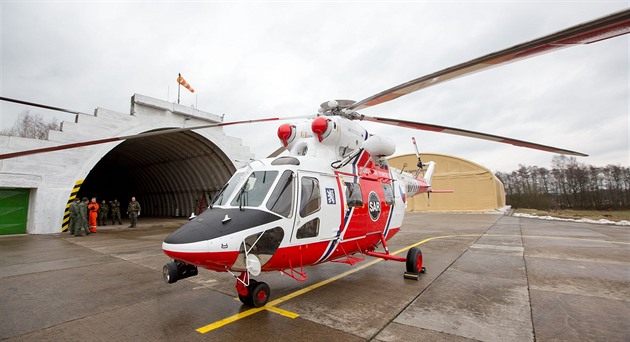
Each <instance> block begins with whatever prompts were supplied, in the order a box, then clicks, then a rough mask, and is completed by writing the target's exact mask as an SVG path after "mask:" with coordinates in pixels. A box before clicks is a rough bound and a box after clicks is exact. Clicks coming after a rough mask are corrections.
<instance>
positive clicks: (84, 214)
mask: <svg viewBox="0 0 630 342" xmlns="http://www.w3.org/2000/svg"><path fill="white" fill-rule="evenodd" d="M87 205H88V199H87V197H83V198H82V199H81V202H80V203H79V219H78V220H77V221H78V222H77V227H76V228H75V229H74V236H81V228H83V229H85V235H90V228H89V227H88V210H87Z"/></svg>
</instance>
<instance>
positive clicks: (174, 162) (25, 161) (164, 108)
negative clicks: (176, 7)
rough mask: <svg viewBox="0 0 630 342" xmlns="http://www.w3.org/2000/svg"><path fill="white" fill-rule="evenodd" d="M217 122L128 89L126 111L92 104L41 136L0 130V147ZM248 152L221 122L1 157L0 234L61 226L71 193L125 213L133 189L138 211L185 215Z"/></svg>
mask: <svg viewBox="0 0 630 342" xmlns="http://www.w3.org/2000/svg"><path fill="white" fill-rule="evenodd" d="M220 122H222V117H221V116H217V115H214V114H210V113H206V112H202V111H199V110H196V109H194V108H191V107H186V106H182V105H179V104H174V103H170V102H167V101H162V100H158V99H154V98H151V97H148V96H144V95H140V94H135V95H134V96H133V97H132V99H131V111H130V113H119V112H115V111H111V110H107V109H103V108H97V109H96V110H95V112H94V115H76V118H75V121H74V122H66V121H64V122H63V123H62V126H61V131H50V132H49V135H48V140H37V139H26V138H20V137H7V136H0V152H2V153H8V152H16V151H22V150H29V149H35V148H42V147H48V146H55V145H60V144H69V143H75V142H83V141H89V140H95V139H101V138H110V137H117V136H128V135H134V134H138V133H144V132H151V131H157V130H163V129H168V128H179V127H190V126H199V125H207V124H213V123H220ZM253 157H254V155H253V154H252V153H250V152H249V149H248V148H247V147H244V146H243V144H242V141H241V139H239V138H235V137H230V136H227V135H225V133H224V132H223V129H222V128H221V127H212V128H207V129H203V130H195V131H185V132H178V133H172V134H166V135H158V136H150V137H143V138H137V139H131V140H125V141H117V142H111V143H106V144H100V145H92V146H86V147H80V148H75V149H69V150H63V151H56V152H50V153H43V154H35V155H30V156H23V157H18V158H14V159H6V160H2V161H0V208H2V209H0V217H1V218H2V220H1V221H2V222H0V235H2V234H19V233H30V234H49V233H59V232H61V231H62V230H65V229H67V225H68V217H69V212H68V205H69V203H70V201H72V200H73V199H74V198H75V197H76V196H79V197H84V196H85V197H88V198H91V197H92V196H96V197H97V199H98V202H99V203H101V200H103V199H104V200H106V201H107V202H109V201H111V200H113V199H114V198H117V199H118V200H119V201H120V203H121V212H122V213H121V214H122V216H123V218H124V217H125V211H126V207H127V204H128V202H129V201H130V199H131V197H132V196H135V197H136V198H137V199H138V201H139V202H140V204H141V205H142V212H141V215H143V216H180V215H181V216H188V215H190V213H191V212H193V211H198V210H199V208H200V207H202V206H204V205H207V204H208V202H209V199H210V198H211V197H212V195H213V194H214V193H215V192H217V191H219V190H220V189H221V187H222V186H223V184H224V183H225V182H226V181H227V180H228V179H229V177H230V176H231V175H232V174H233V173H234V171H235V170H236V168H238V167H241V166H242V165H240V164H239V163H242V162H238V161H239V160H240V161H248V160H250V159H252V158H253Z"/></svg>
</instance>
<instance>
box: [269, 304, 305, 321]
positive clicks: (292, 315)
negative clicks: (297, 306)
mask: <svg viewBox="0 0 630 342" xmlns="http://www.w3.org/2000/svg"><path fill="white" fill-rule="evenodd" d="M266 310H267V311H271V312H275V313H277V314H279V315H282V316H284V317H289V318H298V317H300V315H298V314H296V313H295V312H291V311H287V310H282V309H280V308H276V307H275V306H270V307H268V308H266Z"/></svg>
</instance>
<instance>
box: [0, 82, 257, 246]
mask: <svg viewBox="0 0 630 342" xmlns="http://www.w3.org/2000/svg"><path fill="white" fill-rule="evenodd" d="M221 121H222V118H221V117H220V116H217V115H214V114H210V113H206V112H202V111H199V110H195V109H192V108H189V107H186V106H181V105H178V104H173V103H170V102H166V101H161V100H158V99H153V98H150V97H147V96H143V95H139V94H135V95H134V96H133V97H132V105H131V111H130V113H129V114H125V113H118V112H114V111H111V110H107V109H103V108H97V109H96V111H95V115H94V116H90V115H78V116H77V118H76V122H67V121H65V122H63V123H62V129H61V131H50V132H49V136H48V140H37V139H26V138H19V137H7V136H0V153H9V152H17V151H22V150H29V149H36V148H42V147H48V146H56V145H60V144H68V143H75V142H82V141H88V140H95V139H100V138H108V137H117V136H127V135H134V134H138V133H142V132H147V131H151V130H156V129H164V128H178V127H191V126H199V125H207V124H209V123H215V122H221ZM195 132H196V133H197V134H199V135H201V136H202V137H203V138H205V139H207V140H209V141H210V142H212V143H213V144H214V145H216V146H217V147H219V148H220V150H221V151H222V152H223V153H224V154H225V155H226V156H227V157H228V158H229V160H230V161H232V163H233V164H234V165H232V167H240V166H241V165H240V162H235V161H236V160H241V161H247V160H250V159H251V158H253V157H254V156H253V154H252V153H250V152H249V149H248V148H247V147H244V146H243V145H242V141H241V139H238V138H234V137H229V136H226V135H225V134H224V132H223V129H222V128H220V127H214V128H208V129H203V130H196V131H195ZM121 143H122V141H118V142H111V143H106V144H101V145H93V146H86V147H80V148H74V149H69V150H63V151H56V152H50V153H42V154H35V155H31V156H23V157H17V158H13V159H5V160H0V187H3V188H28V189H31V193H30V204H29V214H28V223H27V232H28V233H30V234H49V233H58V232H60V231H61V227H62V221H63V217H64V212H65V208H66V204H67V201H68V198H69V197H70V194H71V191H72V189H73V187H74V185H75V182H76V181H77V180H83V179H85V178H86V177H87V176H88V174H89V173H90V171H91V170H92V169H93V168H94V166H95V165H96V164H97V163H98V162H99V160H101V158H103V156H105V155H106V154H107V153H108V152H110V151H111V150H112V149H114V148H115V147H116V146H117V145H119V144H121Z"/></svg>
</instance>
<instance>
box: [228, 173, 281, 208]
mask: <svg viewBox="0 0 630 342" xmlns="http://www.w3.org/2000/svg"><path fill="white" fill-rule="evenodd" d="M276 177H278V171H254V172H252V173H251V174H250V175H249V177H248V178H247V180H246V181H245V183H244V184H243V186H242V187H241V188H240V190H238V194H237V195H236V196H235V197H234V199H232V202H231V203H230V205H232V206H235V207H240V208H242V207H258V206H260V205H261V204H262V203H263V201H264V199H265V197H266V196H267V193H268V192H269V189H271V186H272V185H273V182H274V181H275V180H276Z"/></svg>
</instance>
